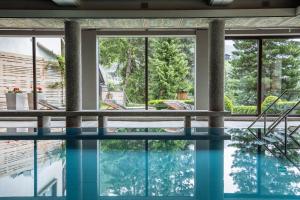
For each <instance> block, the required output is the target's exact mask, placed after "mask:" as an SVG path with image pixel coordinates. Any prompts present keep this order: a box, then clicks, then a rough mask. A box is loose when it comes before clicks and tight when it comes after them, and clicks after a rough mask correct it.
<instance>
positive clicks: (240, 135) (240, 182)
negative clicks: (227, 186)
mask: <svg viewBox="0 0 300 200" xmlns="http://www.w3.org/2000/svg"><path fill="white" fill-rule="evenodd" d="M230 132H231V133H230V134H231V135H232V143H231V144H230V145H229V146H230V147H234V148H237V149H236V150H235V151H234V153H233V155H232V156H233V163H232V172H231V174H230V176H232V177H233V181H234V184H235V185H237V186H238V189H239V192H240V193H255V192H259V191H260V193H261V194H282V195H286V194H290V195H292V194H296V193H299V192H300V188H299V185H296V183H300V175H299V172H298V171H297V170H296V169H295V168H293V167H292V166H291V163H288V161H286V160H285V159H284V158H282V159H279V158H275V157H274V156H273V155H271V154H270V153H269V152H268V151H267V150H266V149H264V148H261V150H260V154H258V152H259V149H260V148H259V146H258V145H255V144H253V141H254V140H255V138H254V137H253V136H252V135H250V134H247V133H246V131H245V130H240V129H233V130H231V131H230Z"/></svg>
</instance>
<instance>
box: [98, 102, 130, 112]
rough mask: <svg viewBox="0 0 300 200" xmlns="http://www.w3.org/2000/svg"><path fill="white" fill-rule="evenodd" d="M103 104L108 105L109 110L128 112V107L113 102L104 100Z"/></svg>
mask: <svg viewBox="0 0 300 200" xmlns="http://www.w3.org/2000/svg"><path fill="white" fill-rule="evenodd" d="M103 103H104V104H105V105H107V110H127V109H126V107H124V106H122V105H120V104H118V103H116V102H115V101H113V100H104V101H103Z"/></svg>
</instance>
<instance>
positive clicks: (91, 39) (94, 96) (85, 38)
mask: <svg viewBox="0 0 300 200" xmlns="http://www.w3.org/2000/svg"><path fill="white" fill-rule="evenodd" d="M81 42H82V48H81V49H82V50H81V52H82V96H83V97H84V98H83V99H82V109H83V110H98V109H99V69H98V56H97V54H98V47H97V33H96V30H95V29H92V30H90V29H89V30H82V32H81Z"/></svg>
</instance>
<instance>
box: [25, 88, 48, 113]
mask: <svg viewBox="0 0 300 200" xmlns="http://www.w3.org/2000/svg"><path fill="white" fill-rule="evenodd" d="M27 98H28V107H29V109H30V110H33V109H34V104H33V102H34V101H33V91H32V92H31V93H28V94H27ZM36 100H37V102H39V101H40V100H45V96H44V94H43V88H42V87H41V86H37V87H36Z"/></svg>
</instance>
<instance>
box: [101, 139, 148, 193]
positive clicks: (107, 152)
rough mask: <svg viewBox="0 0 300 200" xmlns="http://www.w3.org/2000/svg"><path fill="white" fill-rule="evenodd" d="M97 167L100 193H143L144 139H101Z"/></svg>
mask: <svg viewBox="0 0 300 200" xmlns="http://www.w3.org/2000/svg"><path fill="white" fill-rule="evenodd" d="M99 167H100V194H101V195H143V194H144V188H145V172H144V170H145V157H144V141H142V140H108V141H102V142H101V143H100V165H99Z"/></svg>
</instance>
